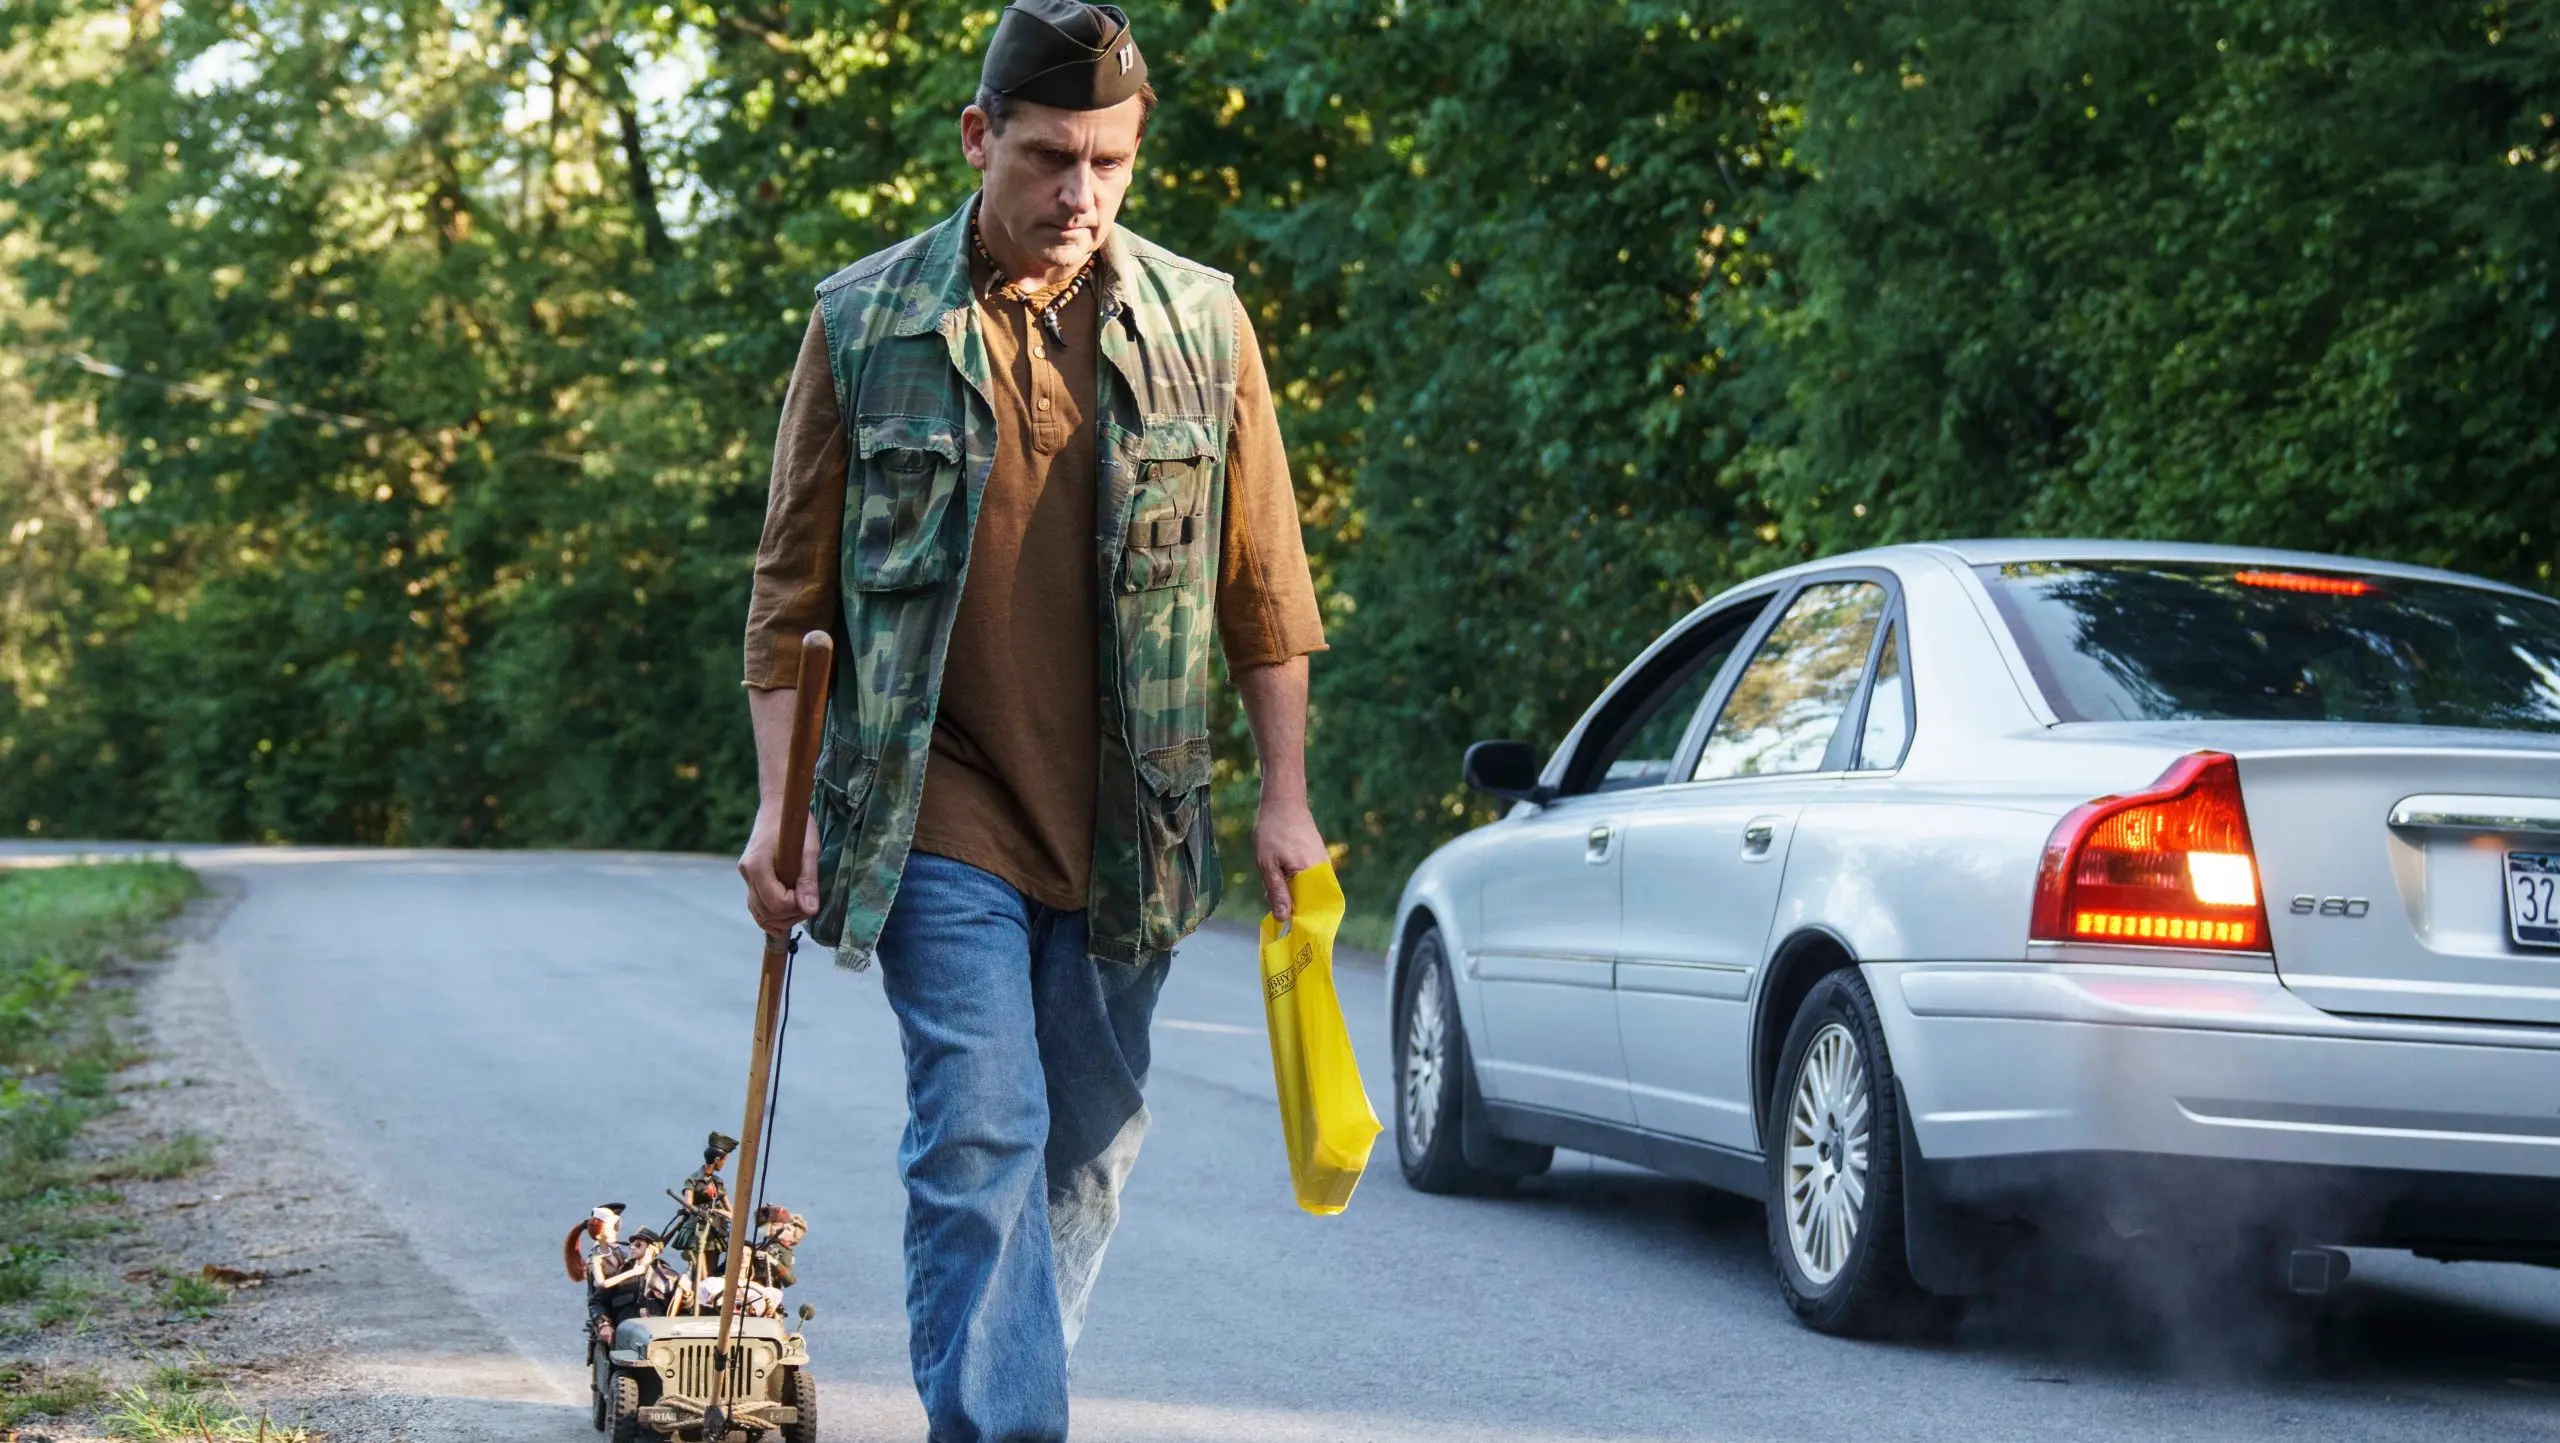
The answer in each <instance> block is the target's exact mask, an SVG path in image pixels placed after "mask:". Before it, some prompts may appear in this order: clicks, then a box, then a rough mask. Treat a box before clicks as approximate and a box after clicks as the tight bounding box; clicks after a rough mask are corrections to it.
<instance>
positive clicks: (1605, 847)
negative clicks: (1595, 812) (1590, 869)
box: [1582, 822, 1618, 867]
mask: <svg viewBox="0 0 2560 1443" xmlns="http://www.w3.org/2000/svg"><path fill="white" fill-rule="evenodd" d="M1617 839H1618V834H1617V833H1616V832H1615V831H1613V830H1612V829H1611V828H1610V826H1609V824H1608V823H1606V822H1603V823H1601V824H1600V825H1599V826H1596V827H1593V828H1592V829H1591V835H1590V836H1588V837H1585V838H1584V839H1583V842H1582V860H1584V861H1586V862H1589V863H1590V864H1591V865H1593V866H1595V867H1596V866H1599V865H1600V864H1601V863H1603V862H1605V861H1607V860H1609V848H1610V847H1611V846H1612V845H1614V844H1615V843H1616V842H1617Z"/></svg>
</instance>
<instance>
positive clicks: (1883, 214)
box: [1755, 0, 2560, 585]
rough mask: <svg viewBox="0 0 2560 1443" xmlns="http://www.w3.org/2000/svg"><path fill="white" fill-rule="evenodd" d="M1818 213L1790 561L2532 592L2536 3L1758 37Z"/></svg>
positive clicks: (1861, 22) (2249, 4)
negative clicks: (1789, 110) (1942, 539)
mask: <svg viewBox="0 0 2560 1443" xmlns="http://www.w3.org/2000/svg"><path fill="white" fill-rule="evenodd" d="M1758 8H1759V9H1760V10H1762V11H1764V12H1765V16H1764V20H1765V24H1766V26H1767V27H1768V28H1769V29H1770V31H1771V33H1772V34H1773V35H1774V36H1775V37H1776V42H1777V43H1778V44H1779V45H1780V46H1781V47H1782V48H1783V50H1784V51H1785V52H1786V53H1787V54H1788V55H1789V57H1790V60H1791V64H1792V68H1793V74H1792V75H1791V76H1790V77H1789V78H1788V85H1789V88H1790V89H1791V90H1792V91H1793V92H1794V93H1796V94H1798V95H1800V96H1801V97H1802V101H1803V106H1804V113H1805V116H1806V128H1805V132H1804V136H1803V139H1802V142H1801V145H1802V150H1803V153H1804V155H1805V156H1806V158H1807V163H1808V165H1809V166H1810V168H1812V169H1813V170H1814V171H1816V172H1817V173H1818V174H1819V175H1820V177H1821V179H1820V182H1819V184H1816V185H1813V186H1809V187H1807V188H1806V189H1805V190H1804V191H1803V192H1801V193H1800V194H1799V195H1798V196H1797V197H1796V199H1795V202H1794V203H1793V204H1791V205H1790V206H1789V207H1788V208H1787V210H1786V212H1785V213H1784V214H1783V216H1782V217H1781V218H1780V221H1779V224H1778V226H1777V227H1776V230H1775V235H1776V237H1777V240H1778V243H1779V244H1780V245H1781V246H1782V247H1784V248H1785V250H1786V251H1787V252H1788V254H1789V255H1790V257H1791V266H1792V269H1793V271H1794V274H1795V280H1796V282H1797V284H1798V285H1799V287H1800V288H1801V289H1800V293H1801V295H1802V297H1803V305H1802V308H1801V309H1800V310H1798V311H1795V312H1793V313H1792V314H1790V315H1789V316H1788V317H1787V318H1786V322H1785V324H1786V326H1787V327H1788V328H1789V330H1790V338H1791V341H1792V345H1793V352H1792V353H1793V355H1794V357H1795V361H1796V364H1795V366H1794V368H1793V372H1792V381H1791V390H1790V394H1789V397H1788V401H1789V405H1788V407H1787V408H1786V413H1785V418H1784V419H1785V420H1786V422H1787V423H1788V424H1787V426H1786V427H1785V429H1783V431H1780V432H1777V433H1774V434H1773V435H1772V437H1771V441H1770V444H1769V445H1767V446H1766V447H1765V448H1764V449H1763V451H1762V452H1761V454H1760V455H1759V456H1758V457H1757V458H1755V471H1756V473H1757V476H1758V479H1759V481H1760V484H1762V486H1763V487H1764V488H1765V491H1766V494H1767V495H1768V496H1769V498H1770V502H1771V504H1772V505H1773V506H1775V507H1777V508H1778V509H1779V510H1780V511H1781V512H1782V513H1783V515H1784V517H1785V527H1786V534H1787V539H1788V541H1789V542H1790V543H1791V544H1792V545H1793V546H1795V547H1797V548H1800V549H1801V550H1802V551H1804V552H1807V553H1811V552H1821V551H1829V550H1833V549H1837V548H1840V547H1843V546H1849V545H1856V544H1863V543H1865V542H1869V541H1875V540H1887V539H1898V538H1910V537H1927V536H1942V535H1948V534H1954V533H1989V532H2011V531H2023V532H2030V533H2049V534H2050V533H2090V534H2104V535H2138V536H2151V537H2161V538H2188V539H2213V540H2230V541H2245V542H2251V543H2256V544H2262V545H2278V546H2299V547H2305V548H2308V549H2312V550H2320V551H2341V552H2359V553H2365V554H2373V555H2382V556H2391V557H2399V558H2405V559H2410V560H2417V561H2426V562H2434V563H2439V564H2444V565H2450V566H2457V567H2461V568H2464V569H2468V570H2474V571H2480V572H2485V573H2487V574H2490V575H2493V576H2499V577H2503V578H2506V579H2510V580H2520V581H2524V582H2527V583H2531V584H2541V585H2547V584H2548V582H2549V579H2550V575H2551V570H2550V560H2549V557H2550V555H2551V551H2550V544H2551V535H2552V521H2551V517H2552V514H2553V510H2554V504H2555V501H2560V472H2555V470H2554V468H2553V465H2552V461H2553V455H2554V451H2553V448H2554V433H2553V430H2552V427H2551V425H2550V420H2549V418H2550V416H2551V415H2552V413H2553V410H2554V405H2555V402H2560V390H2555V388H2556V387H2560V368H2555V366H2554V364H2553V362H2554V359H2555V356H2554V351H2553V346H2554V337H2553V324H2554V321H2555V319H2556V318H2560V307H2556V306H2555V297H2554V295H2553V291H2552V283H2553V269H2554V262H2555V259H2560V187H2555V185H2554V169H2555V153H2554V144H2555V139H2560V129H2555V123H2554V120H2553V115H2554V112H2555V111H2560V35H2555V34H2554V33H2553V31H2552V28H2551V25H2550V11H2549V8H2548V7H2547V6H2542V5H2533V4H2516V5H2510V4H2503V3H2493V4H2484V5H2472V6H2445V5H2429V4H2418V3H2390V4H2364V3H2340V0H2140V3H2131V4H2091V3H2065V4H2022V3H1991V4H1983V3H1979V0H1962V3H1956V0H1945V3H1937V0H1927V3H1908V0H1906V3H1900V4H1893V5H1887V6H1881V7H1879V6H1868V5H1860V6H1856V7H1850V6H1845V5H1832V4H1824V5H1801V4H1793V3H1770V4H1766V5H1762V6H1759V7H1758Z"/></svg>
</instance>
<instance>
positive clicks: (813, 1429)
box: [782, 1368, 818, 1443]
mask: <svg viewBox="0 0 2560 1443" xmlns="http://www.w3.org/2000/svg"><path fill="white" fill-rule="evenodd" d="M783 1397H784V1398H785V1399H786V1400H787V1401H788V1402H789V1403H790V1404H791V1406H792V1407H793V1408H794V1409H795V1410H797V1411H798V1413H799V1414H800V1417H799V1420H798V1421H797V1422H793V1423H786V1424H784V1425H783V1428H782V1443H818V1380H817V1379H815V1378H812V1377H810V1376H809V1370H808V1369H806V1368H794V1369H792V1370H791V1376H790V1379H789V1380H788V1382H787V1383H786V1384H785V1386H784V1390H783Z"/></svg>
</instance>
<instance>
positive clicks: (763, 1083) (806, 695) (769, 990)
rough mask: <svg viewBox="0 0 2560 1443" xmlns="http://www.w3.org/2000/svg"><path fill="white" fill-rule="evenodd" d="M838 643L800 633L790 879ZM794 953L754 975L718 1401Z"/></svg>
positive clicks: (724, 1390) (792, 881)
mask: <svg viewBox="0 0 2560 1443" xmlns="http://www.w3.org/2000/svg"><path fill="white" fill-rule="evenodd" d="M835 652H836V644H835V640H834V638H832V637H830V636H828V635H827V634H826V633H825V632H823V631H813V632H810V633H809V634H808V635H807V636H804V637H802V638H800V678H799V690H798V692H797V693H796V694H795V695H794V696H793V698H792V700H793V703H794V705H793V707H792V712H791V753H790V757H789V759H788V760H787V761H786V762H785V764H784V767H783V773H782V833H781V835H780V836H779V837H777V838H776V839H775V845H774V854H773V875H774V876H775V878H776V879H778V880H780V881H782V882H783V883H785V884H786V885H788V886H791V887H794V888H797V887H798V886H799V885H800V866H801V863H802V862H803V861H808V862H815V861H816V860H817V859H816V858H814V857H809V858H804V857H802V856H801V853H802V851H803V850H804V848H803V846H802V844H803V842H805V841H806V839H807V838H806V834H807V832H808V830H809V790H810V787H811V786H812V785H813V784H814V783H815V781H816V778H817V772H818V742H819V738H820V734H821V732H822V731H823V721H824V718H825V713H826V706H827V681H828V678H829V677H831V676H832V675H833V674H834V662H835ZM790 960H791V944H790V942H789V941H788V940H786V939H784V938H781V937H776V936H774V935H773V934H772V933H769V932H768V933H766V934H765V939H764V968H763V971H762V973H761V974H760V975H759V976H758V978H757V980H756V1032H755V1047H754V1050H753V1052H752V1053H751V1054H750V1057H749V1060H748V1063H747V1120H746V1123H745V1124H744V1125H743V1126H741V1127H740V1128H739V1129H738V1185H737V1186H736V1187H735V1188H732V1189H731V1190H730V1192H729V1278H728V1281H727V1283H725V1284H724V1285H722V1287H721V1289H720V1334H719V1341H718V1343H717V1344H716V1347H717V1351H716V1352H714V1353H713V1354H712V1355H711V1357H712V1375H711V1376H712V1378H713V1379H714V1380H715V1381H714V1382H713V1384H712V1394H713V1397H712V1402H713V1403H714V1404H715V1405H716V1404H719V1403H723V1402H726V1401H728V1398H729V1381H730V1380H729V1372H728V1369H729V1335H730V1330H731V1328H732V1327H733V1326H734V1325H735V1324H736V1322H737V1317H738V1303H739V1298H738V1294H739V1290H740V1279H742V1278H743V1277H744V1276H745V1275H746V1270H747V1242H748V1229H749V1226H750V1225H751V1223H752V1221H753V1220H754V1218H755V1195H756V1154H757V1152H758V1150H759V1148H760V1146H761V1145H762V1143H763V1142H764V1108H765V1098H766V1096H767V1094H768V1092H769V1091H770V1089H771V1087H772V1084H773V1031H774V1023H775V1021H776V1019H777V1016H778V1014H779V1013H780V1012H781V1010H782V989H783V969H784V967H785V966H786V965H787V964H788V963H789V962H790Z"/></svg>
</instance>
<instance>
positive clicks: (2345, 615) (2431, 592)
mask: <svg viewBox="0 0 2560 1443" xmlns="http://www.w3.org/2000/svg"><path fill="white" fill-rule="evenodd" d="M1975 569H1976V571H1977V572H1978V573H1979V574H1980V575H1981V577H1982V579H1983V584H1984V585H1985V586H1987V587H1989V588H1990V591H1991V596H1992V599H1993V601H1994V602H1996V603H1997V604H1998V606H1999V609H2000V614H2001V615H2002V616H2003V617H2004V618H2005V619H2006V620H2007V621H2008V624H2009V630H2010V633H2011V634H2012V635H2014V636H2015V637H2016V638H2017V641H2018V649H2019V650H2020V651H2021V652H2023V653H2025V655H2026V660H2027V666H2028V668H2029V670H2031V671H2033V672H2034V673H2035V678H2036V682H2037V684H2038V685H2039V686H2041V687H2042V688H2043V690H2044V695H2045V700H2046V701H2048V702H2049V703H2051V704H2052V706H2053V710H2054V713H2055V715H2057V716H2059V717H2061V718H2062V719H2063V720H2064V721H2176V720H2185V719H2192V718H2231V719H2238V720H2247V721H2337V722H2386V723H2399V724H2403V725H2417V726H2443V727H2487V728H2493V729H2499V730H2510V731H2542V732H2550V731H2560V606H2556V605H2554V604H2553V603H2551V602H2547V601H2543V600H2541V599H2539V598H2533V597H2522V596H2516V595H2513V594H2511V593H2508V592H2502V591H2493V590H2490V589H2488V588H2486V587H2478V586H2460V585H2453V584H2449V583H2445V582H2437V581H2410V580H2403V579H2401V578H2397V577H2387V576H2359V575H2356V574H2354V573H2351V572H2343V571H2335V572H2333V571H2296V570H2280V569H2276V568H2270V567H2249V566H2228V565H2199V564H2187V563H2163V562H2147V561H2104V562H2057V561H2035V562H2010V563H2006V564H2004V565H1999V566H1982V567H1977V568H1975Z"/></svg>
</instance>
